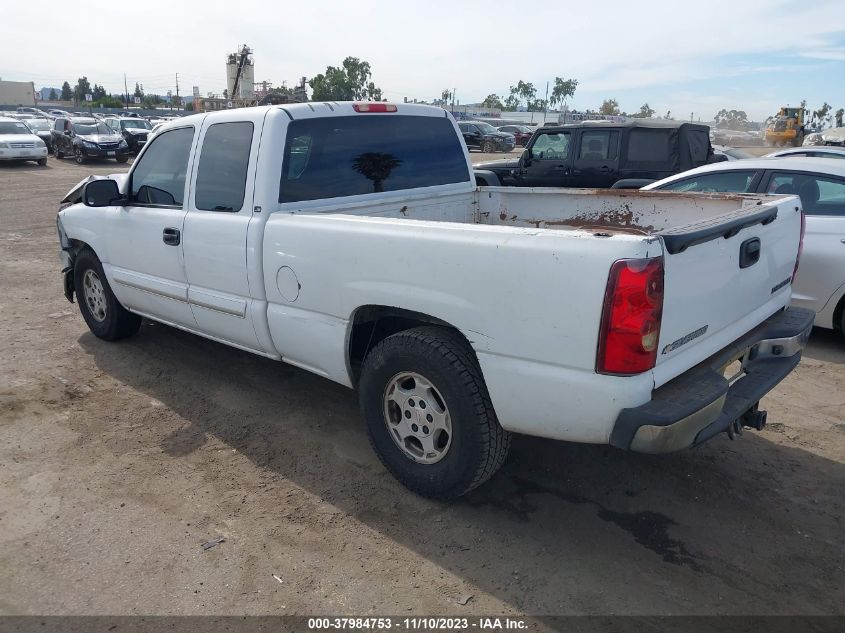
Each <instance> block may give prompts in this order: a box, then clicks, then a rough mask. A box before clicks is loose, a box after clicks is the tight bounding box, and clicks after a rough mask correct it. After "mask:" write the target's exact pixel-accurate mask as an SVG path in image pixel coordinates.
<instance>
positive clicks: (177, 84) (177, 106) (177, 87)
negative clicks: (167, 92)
mask: <svg viewBox="0 0 845 633" xmlns="http://www.w3.org/2000/svg"><path fill="white" fill-rule="evenodd" d="M170 109H171V110H172V109H173V103H172V99H171V103H170ZM176 109H177V110H178V109H179V73H176Z"/></svg>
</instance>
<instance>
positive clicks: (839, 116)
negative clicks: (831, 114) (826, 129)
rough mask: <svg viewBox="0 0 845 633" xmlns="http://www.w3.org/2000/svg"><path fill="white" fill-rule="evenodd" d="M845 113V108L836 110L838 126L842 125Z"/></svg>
mask: <svg viewBox="0 0 845 633" xmlns="http://www.w3.org/2000/svg"><path fill="white" fill-rule="evenodd" d="M843 115H845V109H843V108H839V109H838V110H837V111H836V127H842V116H843Z"/></svg>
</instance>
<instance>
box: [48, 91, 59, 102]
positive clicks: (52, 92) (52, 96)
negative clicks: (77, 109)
mask: <svg viewBox="0 0 845 633" xmlns="http://www.w3.org/2000/svg"><path fill="white" fill-rule="evenodd" d="M58 98H59V95H58V94H56V89H55V88H50V96H49V100H50V101H56V100H57V99H58Z"/></svg>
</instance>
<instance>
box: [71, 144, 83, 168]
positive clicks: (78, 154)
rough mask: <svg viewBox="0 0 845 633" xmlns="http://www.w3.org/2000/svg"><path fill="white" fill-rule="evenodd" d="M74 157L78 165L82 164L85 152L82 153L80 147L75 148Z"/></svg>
mask: <svg viewBox="0 0 845 633" xmlns="http://www.w3.org/2000/svg"><path fill="white" fill-rule="evenodd" d="M73 159H74V160H75V161H76V164H77V165H81V164H82V163H84V162H85V154H83V153H82V150H81V149H79V148H78V147H74V148H73Z"/></svg>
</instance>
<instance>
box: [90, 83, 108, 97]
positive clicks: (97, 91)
mask: <svg viewBox="0 0 845 633" xmlns="http://www.w3.org/2000/svg"><path fill="white" fill-rule="evenodd" d="M91 95H92V97H93V99H94V101H100V100H102V99H105V98H106V97H107V96H108V95H107V94H106V89H105V88H103V87H102V86H98V85H97V84H94V89H93V90H92V91H91Z"/></svg>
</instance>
